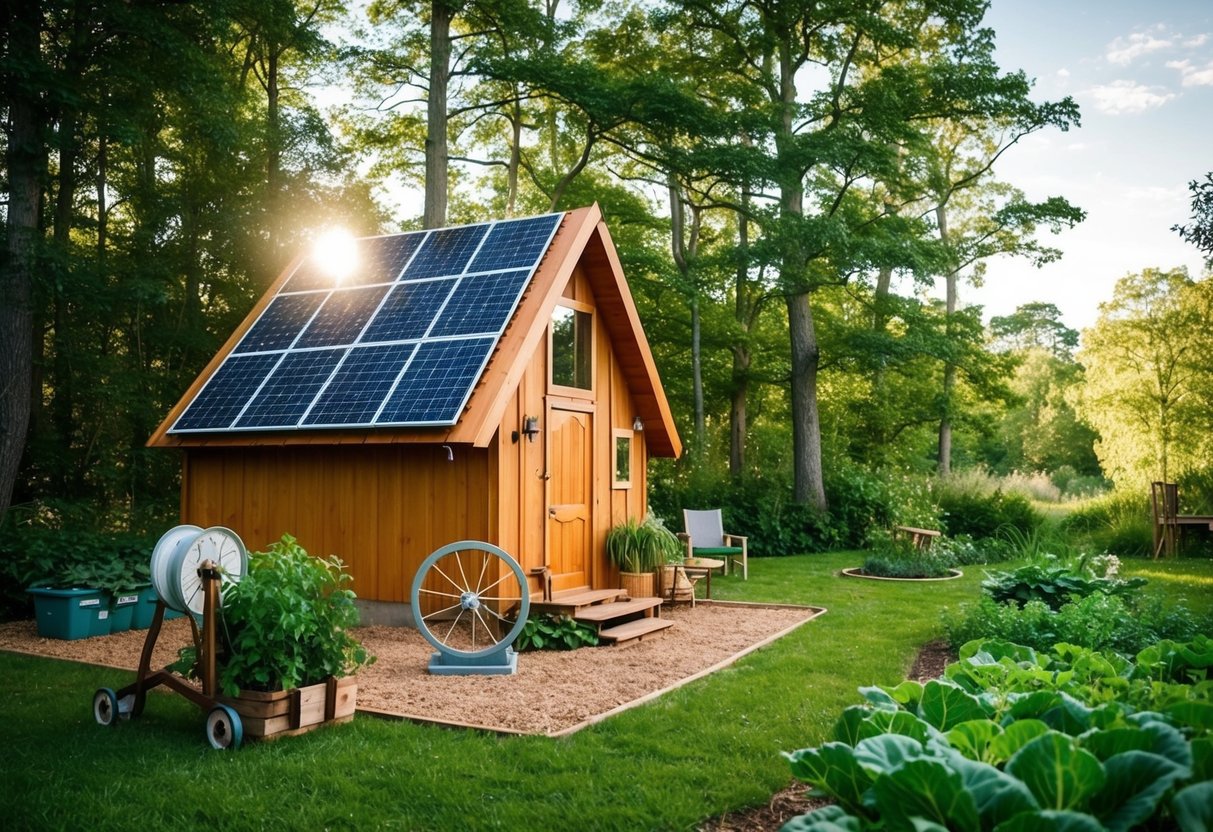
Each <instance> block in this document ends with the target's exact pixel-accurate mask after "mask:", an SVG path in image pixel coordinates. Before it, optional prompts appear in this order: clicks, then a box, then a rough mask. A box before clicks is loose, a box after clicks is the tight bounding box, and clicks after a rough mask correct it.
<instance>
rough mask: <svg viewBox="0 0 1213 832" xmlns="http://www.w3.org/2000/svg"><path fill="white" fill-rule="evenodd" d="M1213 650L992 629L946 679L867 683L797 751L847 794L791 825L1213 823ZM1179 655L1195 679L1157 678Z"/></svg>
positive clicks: (824, 781) (811, 779)
mask: <svg viewBox="0 0 1213 832" xmlns="http://www.w3.org/2000/svg"><path fill="white" fill-rule="evenodd" d="M1211 648H1213V645H1211V643H1210V641H1209V640H1208V639H1207V638H1203V637H1202V638H1199V639H1195V640H1193V641H1192V642H1190V643H1188V644H1183V645H1176V644H1173V643H1164V644H1160V645H1156V646H1155V647H1153V648H1151V650H1148V651H1143V653H1142V654H1140V655H1139V656H1138V659H1137V661H1136V662H1130V661H1127V660H1125V659H1123V658H1121V657H1120V656H1118V655H1116V654H1102V653H1098V652H1095V651H1090V650H1085V649H1082V648H1076V647H1073V646H1070V645H1059V647H1058V648H1057V650H1056V651H1054V652H1052V653H1049V654H1037V653H1036V652H1035V651H1033V650H1031V649H1030V648H1027V647H1023V646H1020V645H1016V644H1011V643H1007V642H998V641H981V642H973V643H971V644H968V645H966V646H965V648H964V649H963V650H962V652H961V661H959V662H956V663H953V664H951V665H949V666H948V668H947V669H946V670H945V673H944V676H943V677H942V678H940V679H935V680H931V681H928V682H926V683H925V684H923V683H918V682H913V681H910V682H904V683H902V684H901V685H898V686H897V687H895V688H861V689H860V692H861V693H862V694H863V695H864V697H865V699H866V700H867V704H866V705H864V706H852V707H850V708H847V709H846V710H845V711H844V712H843V714H842V716H841V718H840V719H839V721H838V723H837V724H836V726H835V729H834V737H835V741H833V742H827V743H825V744H823V745H821V746H819V747H816V748H807V749H802V750H800V751H796V752H794V753H792V754H788V755H785V756H787V757H788V760H789V762H790V764H791V768H792V772H793V774H795V775H796V776H797V777H798V778H800V779H801V780H803V781H805V782H807V783H809V784H810V785H812V786H813V789H814V793H815V794H817V795H819V796H825V797H828V798H830V799H832V800H833V801H834V802H835V804H836V805H834V806H830V807H827V808H825V809H820V810H817V811H815V812H811V813H809V814H807V815H804V816H802V817H800V818H797V819H795V820H793V821H792V822H790V823H789V824H788V825H787V826H785V827H784V828H785V829H790V830H821V832H824V830H841V829H854V830H858V829H860V828H863V829H889V830H902V829H904V830H912V829H913V830H920V829H942V828H946V829H953V830H974V831H976V830H988V829H994V828H997V829H999V830H1030V829H1036V828H1048V829H1061V828H1066V829H1092V830H1095V829H1105V828H1106V829H1112V830H1128V829H1131V828H1137V827H1138V826H1141V825H1150V826H1154V827H1156V828H1162V827H1174V828H1179V829H1181V830H1197V829H1204V828H1206V826H1205V824H1206V823H1207V821H1208V819H1209V818H1210V816H1211V814H1210V812H1209V809H1208V807H1209V805H1211V804H1210V803H1209V798H1210V797H1211V796H1213V789H1211V788H1210V786H1211V785H1213V784H1211V783H1209V782H1208V781H1209V780H1210V779H1213V737H1211V736H1210V731H1213V703H1211V702H1210V701H1209V700H1210V685H1209V684H1208V682H1207V676H1208V674H1209V668H1210V666H1213V649H1211ZM1176 656H1181V657H1182V662H1183V666H1184V669H1185V671H1186V672H1188V673H1190V674H1193V675H1197V676H1199V677H1200V680H1199V681H1197V682H1196V683H1195V684H1184V683H1165V684H1164V683H1160V682H1158V681H1155V680H1154V676H1155V675H1156V674H1157V673H1158V672H1159V668H1160V667H1168V668H1171V667H1173V666H1174V665H1175V664H1176V662H1174V661H1173V659H1174V657H1176Z"/></svg>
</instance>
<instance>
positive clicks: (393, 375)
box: [303, 344, 417, 425]
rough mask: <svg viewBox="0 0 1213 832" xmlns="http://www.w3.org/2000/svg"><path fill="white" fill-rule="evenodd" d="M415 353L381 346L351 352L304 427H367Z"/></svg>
mask: <svg viewBox="0 0 1213 832" xmlns="http://www.w3.org/2000/svg"><path fill="white" fill-rule="evenodd" d="M416 349H417V345H416V344H384V345H382V346H374V347H356V348H355V349H352V350H350V353H349V355H348V356H346V359H345V361H344V362H343V363H342V365H341V366H340V367H339V368H338V369H337V372H336V373H335V374H334V375H333V378H332V380H331V381H330V382H329V384H328V386H327V387H326V388H325V389H324V392H323V393H321V394H320V396H319V398H317V399H316V403H315V404H314V405H312V409H311V412H309V413H308V414H307V416H305V417H304V419H303V423H304V424H305V425H366V424H370V423H371V422H372V421H373V420H374V419H375V414H376V413H377V412H378V411H379V407H380V405H382V404H383V400H384V397H386V396H387V394H388V393H389V392H391V389H392V387H393V386H394V385H395V384H396V379H398V378H399V377H400V371H401V370H403V369H404V365H405V364H406V363H407V362H408V360H409V359H410V358H411V357H412V355H413V352H414V351H416Z"/></svg>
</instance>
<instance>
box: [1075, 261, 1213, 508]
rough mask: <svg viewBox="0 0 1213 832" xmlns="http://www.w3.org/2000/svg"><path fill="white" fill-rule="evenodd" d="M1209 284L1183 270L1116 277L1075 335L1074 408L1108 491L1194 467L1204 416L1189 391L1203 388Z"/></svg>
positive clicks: (1211, 347) (1211, 343)
mask: <svg viewBox="0 0 1213 832" xmlns="http://www.w3.org/2000/svg"><path fill="white" fill-rule="evenodd" d="M1210 289H1213V286H1210V284H1209V282H1208V281H1204V282H1203V283H1200V284H1198V283H1196V282H1195V281H1193V280H1192V279H1191V278H1190V277H1189V276H1188V274H1187V271H1186V270H1184V269H1172V270H1170V271H1160V270H1158V269H1146V270H1145V271H1143V272H1141V273H1140V274H1130V275H1126V276H1125V277H1123V278H1121V279H1120V280H1118V281H1117V282H1116V288H1115V290H1114V292H1113V296H1112V300H1110V301H1108V302H1106V303H1103V304H1100V307H1099V318H1098V320H1097V321H1096V323H1095V325H1094V326H1093V327H1091V328H1090V329H1088V330H1086V331H1085V332H1084V333H1083V348H1082V351H1081V352H1080V353H1079V360H1080V361H1081V362H1082V363H1083V365H1085V366H1086V368H1087V382H1086V385H1085V388H1084V390H1083V393H1082V397H1081V399H1080V402H1079V404H1080V407H1079V413H1080V415H1081V416H1082V417H1083V418H1084V419H1085V420H1086V421H1087V422H1088V423H1090V424H1091V425H1092V426H1093V427H1094V428H1095V429H1096V430H1097V431H1098V432H1099V441H1098V442H1097V443H1096V446H1095V450H1096V454H1097V455H1098V456H1099V461H1100V464H1101V465H1102V466H1103V469H1104V471H1105V473H1106V474H1107V476H1109V477H1110V478H1111V479H1112V480H1113V481H1115V483H1116V485H1117V486H1118V487H1144V486H1145V485H1146V484H1147V483H1149V482H1150V481H1151V480H1155V479H1161V480H1174V478H1175V477H1177V476H1178V475H1180V474H1182V473H1184V472H1185V471H1187V470H1189V469H1191V468H1193V467H1194V466H1198V465H1199V464H1201V457H1202V454H1200V453H1199V450H1200V448H1201V446H1202V443H1203V437H1204V436H1205V435H1206V434H1205V428H1206V426H1207V423H1208V419H1207V414H1206V413H1204V408H1203V406H1202V399H1201V397H1200V396H1199V392H1200V391H1202V390H1207V389H1209V388H1210V387H1213V384H1211V383H1210V382H1211V378H1210V376H1211V373H1210V370H1209V367H1208V356H1209V355H1211V354H1213V338H1211V337H1210V335H1209V333H1208V320H1207V319H1206V318H1205V317H1204V314H1206V313H1207V312H1208V311H1209V308H1210V307H1209V304H1208V302H1207V299H1208V295H1209V291H1210Z"/></svg>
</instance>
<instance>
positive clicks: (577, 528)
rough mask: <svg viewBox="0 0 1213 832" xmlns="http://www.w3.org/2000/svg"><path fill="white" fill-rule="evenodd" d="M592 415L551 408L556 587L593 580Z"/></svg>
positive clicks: (551, 554)
mask: <svg viewBox="0 0 1213 832" xmlns="http://www.w3.org/2000/svg"><path fill="white" fill-rule="evenodd" d="M592 440H593V415H592V414H590V413H584V412H581V411H576V410H560V409H558V408H555V407H553V408H552V409H551V411H550V412H549V414H548V473H549V474H550V479H549V480H548V523H547V529H548V566H549V567H550V568H551V570H552V589H553V590H554V591H557V592H559V591H560V590H564V589H576V588H578V587H588V586H589V585H590V571H589V570H590V546H591V545H592V539H593V536H592V530H591V524H590V505H591V500H592V498H593V494H592V489H591V483H592V481H593V478H592V475H591V470H590V469H591V461H592V456H591V453H592V450H593V442H592Z"/></svg>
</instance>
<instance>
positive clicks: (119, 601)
mask: <svg viewBox="0 0 1213 832" xmlns="http://www.w3.org/2000/svg"><path fill="white" fill-rule="evenodd" d="M138 606H139V590H138V589H128V590H126V591H125V592H119V593H118V594H117V595H115V596H114V603H112V604H111V605H110V632H111V633H125V632H126V631H127V630H129V629H131V623H132V621H133V620H134V617H135V608H136V607H138Z"/></svg>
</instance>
